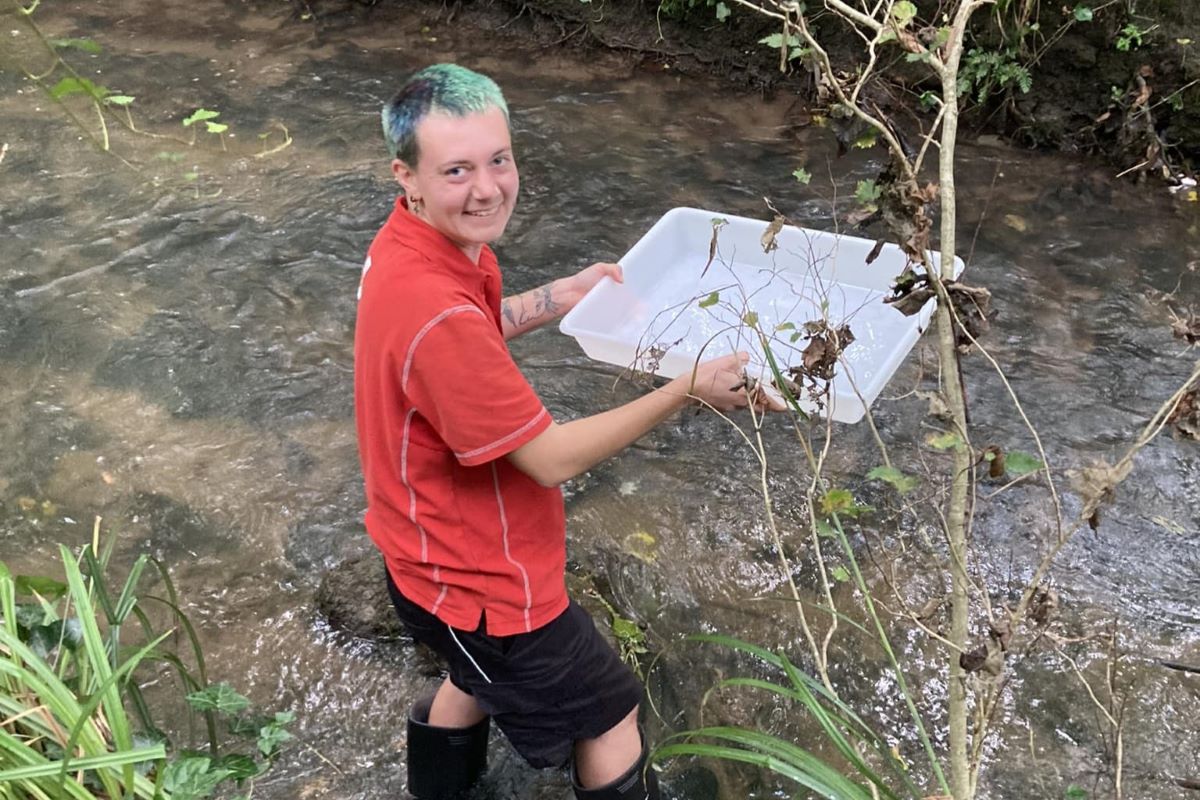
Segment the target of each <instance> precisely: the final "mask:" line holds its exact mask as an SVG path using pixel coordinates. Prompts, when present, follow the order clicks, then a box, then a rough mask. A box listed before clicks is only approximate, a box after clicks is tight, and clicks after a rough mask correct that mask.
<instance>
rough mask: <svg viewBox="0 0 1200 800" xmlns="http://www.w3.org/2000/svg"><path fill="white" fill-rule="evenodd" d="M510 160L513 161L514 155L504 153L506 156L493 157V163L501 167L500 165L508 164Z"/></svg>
mask: <svg viewBox="0 0 1200 800" xmlns="http://www.w3.org/2000/svg"><path fill="white" fill-rule="evenodd" d="M510 161H512V156H507V155H504V156H496V157H495V158H493V159H492V164H494V165H495V166H497V167H499V166H502V165H504V164H507V163H508V162H510Z"/></svg>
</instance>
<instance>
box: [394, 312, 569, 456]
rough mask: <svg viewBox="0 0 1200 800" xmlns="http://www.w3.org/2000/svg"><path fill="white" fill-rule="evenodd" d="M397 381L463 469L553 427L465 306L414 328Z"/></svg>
mask: <svg viewBox="0 0 1200 800" xmlns="http://www.w3.org/2000/svg"><path fill="white" fill-rule="evenodd" d="M400 382H401V383H400V385H401V390H402V391H403V392H404V394H405V396H407V397H408V398H409V401H410V402H411V403H412V404H413V406H414V407H415V408H416V410H417V412H418V413H419V414H420V415H421V416H422V417H424V418H425V419H426V421H428V422H429V424H430V425H431V426H432V427H433V429H434V430H436V431H437V433H438V435H439V436H440V437H441V439H442V441H444V442H445V443H446V445H447V446H448V447H449V448H450V449H451V450H452V451H453V453H454V455H455V457H456V458H457V459H458V461H459V463H460V464H463V465H464V466H475V465H477V464H483V463H486V462H488V461H493V460H495V459H497V458H500V457H502V456H505V455H507V454H509V453H511V452H512V451H514V450H516V449H517V448H519V447H521V446H522V445H524V444H526V443H527V442H529V441H531V440H532V439H534V438H535V437H537V436H538V435H539V434H540V433H542V432H543V431H545V430H546V428H548V427H550V424H551V422H552V421H553V420H552V419H551V417H550V413H549V412H548V411H547V410H546V407H545V406H544V405H543V404H542V401H541V400H540V399H539V398H538V396H537V394H536V393H535V392H534V391H533V387H532V386H530V385H529V382H528V381H527V380H525V376H524V375H522V374H521V371H520V370H519V369H518V368H517V365H516V363H515V362H513V359H512V355H511V354H510V353H509V351H508V346H507V345H506V344H505V343H504V339H503V337H502V336H501V334H500V331H499V330H497V329H496V326H495V325H493V324H492V322H491V321H490V320H489V319H488V318H487V317H486V316H485V315H484V313H483V311H481V310H480V309H479V308H478V307H477V306H475V305H473V304H470V303H466V304H462V305H457V306H452V307H450V308H447V309H446V310H444V311H442V312H440V313H439V314H437V315H436V316H435V317H433V318H432V319H431V320H430V321H429V322H427V323H426V324H425V325H424V327H422V328H421V330H420V331H419V332H418V333H417V335H416V336H415V337H414V338H413V340H412V343H411V344H410V345H409V349H408V354H407V356H406V358H405V360H404V363H403V366H402V372H401V376H400Z"/></svg>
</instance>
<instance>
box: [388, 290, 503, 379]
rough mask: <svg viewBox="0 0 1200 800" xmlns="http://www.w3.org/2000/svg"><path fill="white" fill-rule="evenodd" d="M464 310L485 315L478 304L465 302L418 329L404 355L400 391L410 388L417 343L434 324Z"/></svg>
mask: <svg viewBox="0 0 1200 800" xmlns="http://www.w3.org/2000/svg"><path fill="white" fill-rule="evenodd" d="M464 311H474V312H475V313H476V314H478V315H479V316H481V317H482V316H484V314H483V312H482V311H480V310H479V307H478V306H473V305H471V304H469V303H463V304H462V305H461V306H452V307H451V308H447V309H446V310H445V311H443V312H442V313H440V314H438V315H437V316H436V317H434V318H433V319H431V320H429V322H426V323H425V326H424V327H423V328H421V330H419V331H417V335H416V336H414V337H413V340H412V343H411V344H409V346H408V353H407V354H405V356H404V371H403V372H402V373H400V391H405V390H407V389H408V373H409V372H410V371H411V370H412V362H413V356H414V355H416V353H417V345H419V344H420V343H421V340H422V339H424V338H425V334H427V333H429V331H430V330H432V329H433V326H434V325H437V324H438V323H439V322H441V321H442V320H444V319H445V318H446V317H448V316H450V315H451V314H458V313H460V312H464Z"/></svg>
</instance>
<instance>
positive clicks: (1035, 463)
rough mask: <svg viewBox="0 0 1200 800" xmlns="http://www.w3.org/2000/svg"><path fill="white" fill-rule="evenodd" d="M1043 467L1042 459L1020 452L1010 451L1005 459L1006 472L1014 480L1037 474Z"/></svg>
mask: <svg viewBox="0 0 1200 800" xmlns="http://www.w3.org/2000/svg"><path fill="white" fill-rule="evenodd" d="M1042 466H1043V465H1042V462H1041V459H1039V458H1037V457H1035V456H1032V455H1030V454H1029V453H1023V452H1021V451H1020V450H1009V451H1008V453H1007V455H1006V456H1005V459H1004V468H1005V471H1006V472H1007V473H1008V474H1009V475H1012V476H1013V477H1014V478H1019V477H1021V476H1022V475H1028V474H1029V473H1031V472H1037V471H1038V470H1040V469H1041V468H1042Z"/></svg>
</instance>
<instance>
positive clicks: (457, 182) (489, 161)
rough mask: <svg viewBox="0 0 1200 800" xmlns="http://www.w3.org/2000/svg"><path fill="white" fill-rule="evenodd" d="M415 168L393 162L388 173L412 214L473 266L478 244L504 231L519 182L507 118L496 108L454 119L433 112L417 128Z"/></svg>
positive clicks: (496, 237)
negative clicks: (470, 261)
mask: <svg viewBox="0 0 1200 800" xmlns="http://www.w3.org/2000/svg"><path fill="white" fill-rule="evenodd" d="M416 144H417V148H416V150H417V152H418V153H419V154H420V155H419V157H418V159H417V164H416V165H415V166H412V165H410V164H408V163H406V162H404V161H401V160H400V159H395V160H394V161H392V173H393V174H394V175H395V176H396V180H397V181H398V182H399V184H400V185H401V186H403V187H404V193H405V194H406V195H407V196H408V197H409V198H410V207H411V205H413V204H414V203H413V202H412V201H415V200H420V203H416V205H417V206H418V207H419V211H418V212H417V215H418V216H419V217H420V218H421V219H423V220H425V221H426V222H427V223H429V224H430V225H432V226H433V227H434V228H436V229H437V230H438V231H440V232H441V233H442V234H443V235H444V236H445V237H446V238H447V239H449V240H450V241H452V242H454V243H455V244H456V245H457V246H458V247H459V248H460V249H461V250H462V251H463V252H464V253H466V254H467V257H468V258H470V259H471V260H472V261H476V262H478V260H479V251H480V249H481V248H482V247H483V245H485V244H487V243H489V242H492V241H495V240H496V239H498V238H499V237H500V235H501V234H502V233H504V228H505V226H507V225H508V219H509V217H511V216H512V212H513V207H514V206H515V205H516V202H517V190H518V188H519V186H520V180H519V177H518V175H517V164H516V161H514V160H513V153H512V139H511V137H510V135H509V131H508V118H507V117H506V116H505V114H504V112H503V111H501V110H500V109H499V108H489V109H487V110H486V111H482V112H478V113H474V114H467V115H465V116H455V115H452V114H444V113H440V112H434V113H431V114H429V115H428V116H426V117H425V118H424V119H422V120H421V121H420V123H418V125H417V129H416Z"/></svg>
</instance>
